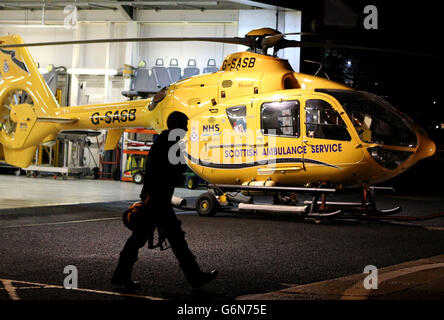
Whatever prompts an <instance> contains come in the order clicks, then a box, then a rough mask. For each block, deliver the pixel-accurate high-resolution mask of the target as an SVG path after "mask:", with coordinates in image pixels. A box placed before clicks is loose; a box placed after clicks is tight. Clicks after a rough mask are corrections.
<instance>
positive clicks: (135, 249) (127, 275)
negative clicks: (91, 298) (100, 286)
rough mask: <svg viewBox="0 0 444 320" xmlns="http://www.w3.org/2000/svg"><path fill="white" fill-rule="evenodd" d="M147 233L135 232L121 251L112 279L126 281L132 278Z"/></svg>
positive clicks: (119, 281)
mask: <svg viewBox="0 0 444 320" xmlns="http://www.w3.org/2000/svg"><path fill="white" fill-rule="evenodd" d="M147 240H148V239H147V235H145V234H144V233H142V232H133V233H132V235H131V236H130V237H129V238H128V240H127V241H126V243H125V246H124V247H123V249H122V251H121V252H120V257H119V262H118V263H117V267H116V269H115V271H114V274H113V277H112V281H113V282H116V283H124V282H125V281H128V280H130V279H131V272H132V270H133V266H134V264H135V263H136V261H137V256H138V253H139V249H140V248H142V247H143V246H144V245H145V243H146V242H147Z"/></svg>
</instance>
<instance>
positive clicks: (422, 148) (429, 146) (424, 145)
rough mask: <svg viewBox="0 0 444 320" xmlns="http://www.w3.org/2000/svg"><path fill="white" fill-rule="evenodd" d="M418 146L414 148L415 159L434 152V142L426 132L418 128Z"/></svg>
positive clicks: (429, 155)
mask: <svg viewBox="0 0 444 320" xmlns="http://www.w3.org/2000/svg"><path fill="white" fill-rule="evenodd" d="M418 137H419V148H418V150H416V158H417V160H421V159H424V158H428V157H431V156H433V155H434V154H435V151H436V144H435V142H433V141H432V140H431V139H430V138H429V137H428V136H427V134H426V133H424V132H423V131H422V130H420V132H419V134H418Z"/></svg>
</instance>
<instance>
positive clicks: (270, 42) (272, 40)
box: [261, 32, 317, 48]
mask: <svg viewBox="0 0 444 320" xmlns="http://www.w3.org/2000/svg"><path fill="white" fill-rule="evenodd" d="M292 35H297V36H312V35H317V33H314V32H289V33H280V34H273V35H269V36H266V37H265V38H264V39H262V42H261V44H262V46H263V47H267V48H269V47H272V46H274V45H275V44H276V43H277V42H278V41H279V40H281V39H282V38H283V37H285V36H292Z"/></svg>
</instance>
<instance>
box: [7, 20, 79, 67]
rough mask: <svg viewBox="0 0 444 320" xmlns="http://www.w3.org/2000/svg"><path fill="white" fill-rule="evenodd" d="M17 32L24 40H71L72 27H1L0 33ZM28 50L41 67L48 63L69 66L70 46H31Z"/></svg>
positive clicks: (70, 58) (70, 57)
mask: <svg viewBox="0 0 444 320" xmlns="http://www.w3.org/2000/svg"><path fill="white" fill-rule="evenodd" d="M8 34H19V35H20V36H21V37H22V38H23V40H24V41H25V42H46V41H62V40H72V39H73V35H74V31H73V29H65V28H23V27H18V28H17V27H1V25H0V35H8ZM29 51H30V53H31V55H32V57H33V58H34V60H35V61H36V62H39V63H40V66H41V67H46V66H47V65H49V64H53V65H55V66H67V67H69V66H71V61H72V48H70V46H60V47H31V48H29Z"/></svg>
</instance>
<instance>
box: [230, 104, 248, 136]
mask: <svg viewBox="0 0 444 320" xmlns="http://www.w3.org/2000/svg"><path fill="white" fill-rule="evenodd" d="M234 108H244V109H245V121H244V122H245V130H244V132H237V131H236V130H235V129H234V125H233V123H232V121H231V118H230V116H229V114H228V112H229V110H230V109H234ZM247 113H248V110H247V106H246V105H245V104H240V105H236V106H231V107H228V108H225V114H226V116H227V119H228V123H229V124H230V126H231V129H232V130H233V131H234V132H235V133H238V134H243V133H246V132H247V130H248V123H247V118H248V117H247Z"/></svg>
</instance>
